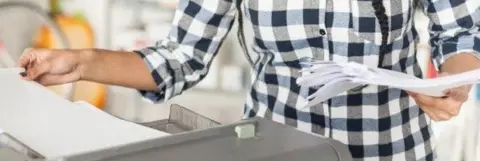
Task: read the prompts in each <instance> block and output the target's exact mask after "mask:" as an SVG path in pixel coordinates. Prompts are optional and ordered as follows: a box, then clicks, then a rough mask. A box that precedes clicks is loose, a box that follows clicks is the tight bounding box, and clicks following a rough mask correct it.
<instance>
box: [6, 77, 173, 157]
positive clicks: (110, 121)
mask: <svg viewBox="0 0 480 161" xmlns="http://www.w3.org/2000/svg"><path fill="white" fill-rule="evenodd" d="M19 72H20V70H14V69H0V89H1V90H0V128H1V129H3V130H4V131H5V132H6V133H8V134H9V135H11V136H13V137H15V138H16V139H17V140H19V141H20V142H22V143H23V144H26V145H27V146H29V147H30V148H31V149H33V150H35V151H37V152H38V153H40V154H42V155H44V156H45V157H46V158H47V159H52V158H54V159H55V158H59V157H60V158H61V157H64V156H70V155H75V154H81V153H88V152H91V151H96V150H100V149H108V148H112V147H116V146H121V145H125V144H130V143H135V142H139V141H145V140H149V139H154V138H159V137H164V136H166V135H168V134H167V133H164V132H160V131H157V130H154V129H150V128H147V127H143V126H140V125H137V124H134V123H130V122H126V121H123V120H120V119H118V118H115V117H113V116H111V115H109V114H107V113H105V112H103V111H101V110H99V109H97V108H95V107H92V106H91V105H89V104H86V103H82V102H79V103H72V102H70V101H68V100H65V99H63V98H62V97H60V96H57V95H56V94H55V93H53V92H51V91H49V90H47V89H46V88H45V87H43V86H41V85H39V84H37V83H35V82H29V81H24V80H22V79H21V78H20V75H19ZM0 160H1V157H0Z"/></svg>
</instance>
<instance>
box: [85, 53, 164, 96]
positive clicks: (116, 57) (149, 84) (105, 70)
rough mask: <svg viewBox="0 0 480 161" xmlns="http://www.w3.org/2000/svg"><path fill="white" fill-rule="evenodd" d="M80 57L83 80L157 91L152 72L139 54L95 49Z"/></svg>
mask: <svg viewBox="0 0 480 161" xmlns="http://www.w3.org/2000/svg"><path fill="white" fill-rule="evenodd" d="M78 55H79V58H78V59H79V60H80V64H79V69H80V79H81V80H87V81H93V82H99V83H104V84H112V85H118V86H124V87H129V88H135V89H139V90H147V91H155V90H157V85H156V84H155V81H154V80H153V78H152V75H151V74H150V70H149V69H148V68H147V66H146V64H145V62H144V60H143V59H142V57H141V56H140V55H139V54H137V53H134V52H121V51H110V50H101V49H94V50H84V51H82V52H81V53H80V54H78Z"/></svg>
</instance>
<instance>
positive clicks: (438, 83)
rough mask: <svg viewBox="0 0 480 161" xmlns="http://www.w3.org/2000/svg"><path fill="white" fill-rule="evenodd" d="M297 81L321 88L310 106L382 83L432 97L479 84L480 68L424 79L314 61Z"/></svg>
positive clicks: (361, 66) (391, 72)
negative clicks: (456, 88)
mask: <svg viewBox="0 0 480 161" xmlns="http://www.w3.org/2000/svg"><path fill="white" fill-rule="evenodd" d="M302 72H303V73H304V74H303V76H302V77H300V78H298V80H297V83H298V84H299V85H301V86H307V87H315V88H318V90H317V91H316V92H315V93H314V94H312V95H311V96H309V99H313V100H312V101H311V102H310V103H309V106H311V105H315V104H318V103H321V102H323V101H325V100H328V99H330V98H332V97H334V96H336V95H338V94H340V93H342V92H346V91H348V90H350V89H353V88H355V87H358V86H361V85H365V84H367V85H382V86H389V87H392V88H398V89H403V90H406V91H411V92H417V93H421V94H425V95H429V96H435V97H440V96H444V94H445V93H444V91H446V90H448V89H451V88H455V87H460V86H463V85H469V84H476V83H478V82H479V80H480V69H479V70H472V71H468V72H464V73H460V74H456V75H450V76H446V77H439V78H435V79H420V78H417V77H415V76H413V75H409V74H406V73H401V72H397V71H392V70H386V69H380V68H369V67H367V66H365V65H362V64H358V63H352V62H349V63H336V62H328V61H320V62H313V63H311V66H310V67H309V68H306V69H303V70H302Z"/></svg>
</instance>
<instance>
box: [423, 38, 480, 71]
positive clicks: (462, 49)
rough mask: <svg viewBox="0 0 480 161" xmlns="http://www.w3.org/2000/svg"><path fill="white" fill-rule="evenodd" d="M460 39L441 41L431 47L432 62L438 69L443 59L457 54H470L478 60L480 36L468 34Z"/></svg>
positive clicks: (445, 59) (479, 55)
mask: <svg viewBox="0 0 480 161" xmlns="http://www.w3.org/2000/svg"><path fill="white" fill-rule="evenodd" d="M461 39H462V41H454V42H450V41H448V42H442V43H439V44H438V45H437V46H436V47H434V48H433V51H432V55H433V64H434V65H435V68H436V69H437V70H439V69H440V68H441V66H442V64H443V63H445V61H447V60H448V59H449V58H451V57H452V56H455V55H458V54H472V55H473V56H475V57H476V58H478V59H479V60H480V37H477V36H468V37H467V38H461Z"/></svg>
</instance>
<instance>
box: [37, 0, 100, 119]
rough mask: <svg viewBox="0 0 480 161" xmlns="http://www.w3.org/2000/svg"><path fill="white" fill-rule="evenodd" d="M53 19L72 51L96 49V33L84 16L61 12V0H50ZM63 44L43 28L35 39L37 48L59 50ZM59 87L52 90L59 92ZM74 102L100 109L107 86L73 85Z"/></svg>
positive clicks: (91, 84) (81, 83)
mask: <svg viewBox="0 0 480 161" xmlns="http://www.w3.org/2000/svg"><path fill="white" fill-rule="evenodd" d="M50 6H51V9H52V14H51V15H52V18H53V19H54V20H55V22H56V23H57V25H58V26H59V28H60V30H61V31H62V32H63V33H64V34H65V36H66V39H67V41H68V44H69V45H70V46H69V47H70V48H72V49H89V48H94V47H95V40H94V36H95V35H94V32H93V29H92V27H91V25H90V24H89V23H88V21H87V20H86V18H84V17H83V15H82V14H80V13H78V14H75V15H69V14H66V13H64V12H62V11H61V7H60V2H59V0H50ZM60 45H61V42H58V40H56V39H55V35H54V32H53V31H51V30H50V29H49V28H48V27H47V26H42V27H41V28H40V30H39V32H38V34H37V37H35V39H34V47H36V48H50V49H53V48H58V47H59V46H60ZM58 88H59V87H58V86H57V87H55V88H53V87H52V88H50V89H52V90H59V89H58ZM72 90H73V91H72V98H71V99H72V101H86V102H88V103H90V104H92V105H94V106H96V107H97V108H99V109H103V108H104V107H105V104H106V99H107V98H106V95H107V86H106V85H103V84H99V83H93V82H87V81H80V82H76V83H74V85H73V89H72ZM57 93H58V91H57Z"/></svg>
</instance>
